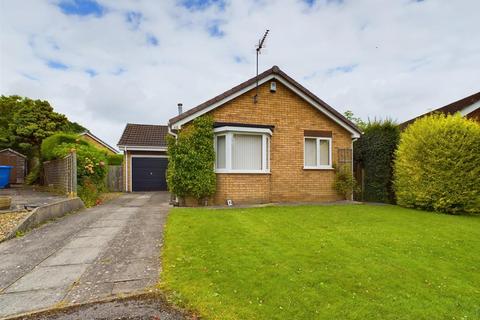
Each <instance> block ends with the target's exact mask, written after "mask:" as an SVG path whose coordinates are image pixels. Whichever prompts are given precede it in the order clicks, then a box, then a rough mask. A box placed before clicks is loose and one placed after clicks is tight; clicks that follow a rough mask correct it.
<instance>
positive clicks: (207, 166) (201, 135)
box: [167, 116, 216, 202]
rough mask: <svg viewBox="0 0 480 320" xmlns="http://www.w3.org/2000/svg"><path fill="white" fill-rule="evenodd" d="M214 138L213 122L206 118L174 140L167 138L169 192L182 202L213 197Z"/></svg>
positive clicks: (214, 177) (194, 123) (202, 118)
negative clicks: (189, 198)
mask: <svg viewBox="0 0 480 320" xmlns="http://www.w3.org/2000/svg"><path fill="white" fill-rule="evenodd" d="M213 138H214V136H213V119H212V118H211V117H206V116H204V117H200V118H197V119H195V120H194V121H193V123H192V124H191V125H190V126H188V127H186V128H184V129H182V131H180V132H179V134H178V137H177V139H175V138H173V137H169V138H168V155H169V162H168V170H167V183H168V188H169V190H170V192H172V193H173V194H175V195H177V196H179V197H182V198H184V197H187V196H191V197H194V198H196V199H198V200H199V202H200V201H201V200H203V199H205V198H206V197H208V196H211V195H212V194H214V193H215V187H216V176H215V172H214V164H215V150H214V147H213Z"/></svg>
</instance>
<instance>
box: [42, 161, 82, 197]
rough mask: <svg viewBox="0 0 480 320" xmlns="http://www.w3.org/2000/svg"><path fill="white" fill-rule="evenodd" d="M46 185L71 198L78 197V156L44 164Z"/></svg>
mask: <svg viewBox="0 0 480 320" xmlns="http://www.w3.org/2000/svg"><path fill="white" fill-rule="evenodd" d="M43 181H44V185H46V186H48V187H50V188H53V189H55V190H56V191H58V192H61V193H65V194H67V195H69V196H76V195H77V154H76V153H75V152H72V153H70V154H69V155H68V156H66V157H65V158H62V159H56V160H51V161H46V162H44V163H43Z"/></svg>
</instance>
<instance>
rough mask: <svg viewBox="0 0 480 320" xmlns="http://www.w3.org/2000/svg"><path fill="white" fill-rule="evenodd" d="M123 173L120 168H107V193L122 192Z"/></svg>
mask: <svg viewBox="0 0 480 320" xmlns="http://www.w3.org/2000/svg"><path fill="white" fill-rule="evenodd" d="M122 173H123V171H122V166H108V172H107V179H106V183H107V189H108V191H115V192H120V191H123V174H122Z"/></svg>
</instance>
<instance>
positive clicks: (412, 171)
mask: <svg viewBox="0 0 480 320" xmlns="http://www.w3.org/2000/svg"><path fill="white" fill-rule="evenodd" d="M395 190H396V195H397V201H398V204H400V205H402V206H406V207H415V208H420V209H424V210H433V211H439V212H445V213H451V214H460V213H480V125H479V124H478V123H476V122H474V121H473V120H468V119H465V118H463V117H461V116H460V115H459V114H457V115H454V116H445V115H443V114H435V115H432V116H427V117H423V118H421V119H419V120H417V121H415V123H413V124H411V125H410V126H408V128H407V129H406V130H405V131H404V132H403V133H402V135H401V139H400V144H399V147H398V150H397V152H396V160H395Z"/></svg>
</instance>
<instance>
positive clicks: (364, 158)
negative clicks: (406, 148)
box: [353, 120, 400, 203]
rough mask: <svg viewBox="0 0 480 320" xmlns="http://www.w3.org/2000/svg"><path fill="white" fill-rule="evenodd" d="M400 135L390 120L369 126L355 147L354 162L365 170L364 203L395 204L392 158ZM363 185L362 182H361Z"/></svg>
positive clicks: (375, 122)
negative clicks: (359, 163) (358, 163)
mask: <svg viewBox="0 0 480 320" xmlns="http://www.w3.org/2000/svg"><path fill="white" fill-rule="evenodd" d="M399 135H400V131H399V129H398V126H397V125H396V124H395V123H394V122H393V121H391V120H383V121H373V122H369V123H368V124H367V125H366V126H365V128H364V133H363V135H362V137H361V138H360V139H358V140H357V141H355V143H354V144H353V150H354V151H353V154H354V158H355V161H357V162H358V161H359V162H361V164H362V167H363V168H364V181H363V194H362V199H361V200H363V201H372V202H385V203H395V194H394V191H393V156H394V152H395V149H396V147H397V144H398V140H399ZM358 182H360V181H358Z"/></svg>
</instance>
